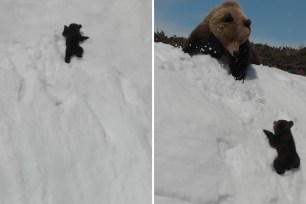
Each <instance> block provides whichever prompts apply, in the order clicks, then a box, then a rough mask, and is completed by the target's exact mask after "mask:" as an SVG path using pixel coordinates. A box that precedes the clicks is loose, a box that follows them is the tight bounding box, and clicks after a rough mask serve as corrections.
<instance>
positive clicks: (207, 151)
mask: <svg viewBox="0 0 306 204" xmlns="http://www.w3.org/2000/svg"><path fill="white" fill-rule="evenodd" d="M226 69H227V67H226V66H225V65H223V64H222V62H218V61H217V60H215V59H213V58H211V57H210V56H203V55H202V56H194V57H192V58H191V57H190V56H189V55H187V54H184V53H183V52H182V51H181V50H180V49H178V48H173V47H171V46H169V45H165V44H162V43H156V44H155V80H156V81H155V86H156V88H155V104H156V107H155V110H156V112H155V128H156V130H155V142H156V143H155V195H156V196H155V199H156V203H157V204H172V203H177V204H245V203H250V204H252V203H254V204H266V203H278V204H280V203H281V204H285V203H292V204H302V203H306V186H305V182H306V180H305V178H304V175H305V173H304V169H303V164H304V163H305V162H306V159H305V158H303V155H305V153H306V150H305V148H303V146H305V145H306V140H305V138H304V133H305V132H306V126H305V125H304V121H306V116H305V112H304V110H305V109H304V107H303V106H304V105H303V104H305V102H306V92H305V88H306V80H305V78H304V77H300V76H296V75H292V74H288V73H286V72H283V71H280V70H277V69H272V68H266V67H264V66H255V65H254V66H251V67H250V69H249V71H248V76H247V79H246V80H245V83H242V82H241V81H235V80H234V79H233V77H232V76H230V75H228V74H227V70H226ZM277 119H287V120H293V121H294V123H295V125H294V126H293V128H292V132H293V135H294V138H295V141H296V146H297V151H298V153H299V154H300V156H301V168H300V169H299V170H298V171H296V172H286V174H285V175H284V176H279V175H277V174H276V173H275V172H274V171H273V170H272V162H273V160H274V157H275V155H276V151H275V150H274V149H272V148H271V147H269V145H268V142H267V140H266V138H265V135H264V134H263V132H262V130H263V129H268V130H272V124H273V121H275V120H277ZM304 144H305V145H304Z"/></svg>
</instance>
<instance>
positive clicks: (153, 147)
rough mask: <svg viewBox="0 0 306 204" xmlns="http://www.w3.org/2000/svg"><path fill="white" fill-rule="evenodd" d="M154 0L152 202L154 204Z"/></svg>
mask: <svg viewBox="0 0 306 204" xmlns="http://www.w3.org/2000/svg"><path fill="white" fill-rule="evenodd" d="M154 138H155V137H154V0H152V204H154Z"/></svg>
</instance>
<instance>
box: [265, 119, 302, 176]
mask: <svg viewBox="0 0 306 204" xmlns="http://www.w3.org/2000/svg"><path fill="white" fill-rule="evenodd" d="M273 124H274V126H273V129H274V134H273V133H272V132H270V131H267V130H264V133H265V134H266V135H267V137H268V139H269V143H270V145H271V147H273V148H275V149H276V150H277V154H278V155H277V157H276V158H275V160H274V162H273V166H274V169H275V171H276V172H277V173H278V174H283V173H285V170H290V169H294V168H299V166H300V158H299V155H298V154H297V152H296V148H295V143H294V139H293V136H292V133H291V131H290V128H291V127H292V126H293V121H286V120H278V121H275V122H274V123H273Z"/></svg>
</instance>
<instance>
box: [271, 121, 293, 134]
mask: <svg viewBox="0 0 306 204" xmlns="http://www.w3.org/2000/svg"><path fill="white" fill-rule="evenodd" d="M292 126H293V121H287V120H278V121H274V123H273V129H274V132H275V134H277V133H281V132H284V131H289V130H290V128H291V127H292Z"/></svg>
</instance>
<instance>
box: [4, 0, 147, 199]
mask: <svg viewBox="0 0 306 204" xmlns="http://www.w3.org/2000/svg"><path fill="white" fill-rule="evenodd" d="M0 24H1V32H0V47H1V49H0V93H1V94H0V204H8V203H10V204H101V203H104V204H149V203H152V195H151V194H152V2H151V1H141V0H131V1H119V0H88V1H81V0H73V1H72V0H53V1H40V0H31V1H22V0H12V1H4V0H0Z"/></svg>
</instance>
